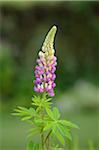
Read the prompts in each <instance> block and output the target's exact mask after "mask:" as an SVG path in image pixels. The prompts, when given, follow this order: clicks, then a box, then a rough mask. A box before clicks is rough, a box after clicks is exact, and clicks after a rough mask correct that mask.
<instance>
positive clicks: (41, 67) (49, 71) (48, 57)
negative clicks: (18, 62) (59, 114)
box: [34, 26, 57, 97]
mask: <svg viewBox="0 0 99 150" xmlns="http://www.w3.org/2000/svg"><path fill="white" fill-rule="evenodd" d="M56 30H57V28H56V26H53V27H52V28H51V30H50V31H49V32H48V34H47V36H46V38H45V41H44V43H43V46H42V48H41V50H40V52H39V57H38V59H37V65H36V67H35V78H36V79H35V80H34V83H35V86H34V91H36V92H40V93H43V92H45V91H46V92H47V93H48V95H49V96H51V97H53V96H54V95H55V94H54V88H55V86H56V84H55V82H54V80H55V78H56V75H55V71H56V65H57V62H56V60H57V58H56V56H55V55H54V53H55V50H54V47H53V45H54V37H55V34H56Z"/></svg>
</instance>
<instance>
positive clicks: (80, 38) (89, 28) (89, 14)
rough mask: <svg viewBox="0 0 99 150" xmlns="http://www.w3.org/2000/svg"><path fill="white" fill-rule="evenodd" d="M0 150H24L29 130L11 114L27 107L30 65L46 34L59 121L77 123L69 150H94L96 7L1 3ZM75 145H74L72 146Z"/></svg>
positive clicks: (98, 89) (98, 93) (98, 60)
mask: <svg viewBox="0 0 99 150" xmlns="http://www.w3.org/2000/svg"><path fill="white" fill-rule="evenodd" d="M0 14H1V17H0V32H1V33H0V35H1V40H0V44H1V46H0V97H1V98H0V150H23V149H25V147H26V143H27V138H26V135H27V130H28V129H29V126H28V124H25V123H24V122H21V121H19V119H18V118H16V117H13V116H12V115H11V113H12V112H13V109H14V108H15V107H16V106H17V105H20V106H27V107H28V106H29V105H30V103H31V97H32V95H33V94H34V92H33V82H32V81H33V79H34V67H35V61H36V58H37V54H38V51H39V49H40V48H41V45H42V42H43V41H44V38H45V35H46V33H47V32H48V30H49V29H50V28H51V27H52V26H53V25H54V24H55V25H57V27H58V32H57V36H56V39H55V49H56V55H57V57H58V66H57V72H56V74H57V79H56V83H57V87H56V89H55V93H56V96H55V98H54V99H53V102H54V104H55V105H57V106H58V107H59V109H60V111H61V113H62V117H63V118H66V119H69V120H71V121H73V122H74V123H76V124H77V125H78V126H79V127H80V130H79V131H78V130H73V131H72V133H73V141H72V147H71V149H72V150H77V145H78V146H79V148H78V150H88V145H89V144H90V141H91V142H92V143H93V145H94V147H95V150H98V149H99V111H98V110H99V1H93V2H92V1H83V2H82V1H78V2H76V1H75V2H74V1H67V2H62V1H57V2H55V1H53V2H51V1H49V2H40V1H39V2H37V1H34V2H33V1H19V2H15V1H10V2H7V1H6V2H4V1H0ZM75 143H76V144H75Z"/></svg>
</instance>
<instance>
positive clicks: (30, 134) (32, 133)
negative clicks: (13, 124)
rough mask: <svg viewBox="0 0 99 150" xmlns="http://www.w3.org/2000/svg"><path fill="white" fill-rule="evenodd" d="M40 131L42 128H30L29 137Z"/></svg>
mask: <svg viewBox="0 0 99 150" xmlns="http://www.w3.org/2000/svg"><path fill="white" fill-rule="evenodd" d="M39 132H40V128H38V127H35V128H32V129H30V130H29V134H28V138H29V137H31V136H34V135H35V134H38V133H39Z"/></svg>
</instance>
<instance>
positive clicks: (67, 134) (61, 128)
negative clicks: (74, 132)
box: [57, 123, 72, 140]
mask: <svg viewBox="0 0 99 150" xmlns="http://www.w3.org/2000/svg"><path fill="white" fill-rule="evenodd" d="M57 128H58V129H59V131H60V132H61V134H62V135H63V136H64V137H67V138H68V139H69V140H72V137H71V133H70V129H68V128H67V127H64V126H63V125H61V124H60V123H58V125H57Z"/></svg>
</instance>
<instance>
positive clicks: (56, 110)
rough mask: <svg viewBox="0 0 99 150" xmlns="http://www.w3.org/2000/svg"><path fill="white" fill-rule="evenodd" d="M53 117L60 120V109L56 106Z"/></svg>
mask: <svg viewBox="0 0 99 150" xmlns="http://www.w3.org/2000/svg"><path fill="white" fill-rule="evenodd" d="M53 117H54V118H55V120H58V119H59V118H60V113H59V110H58V108H56V107H54V108H53Z"/></svg>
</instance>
